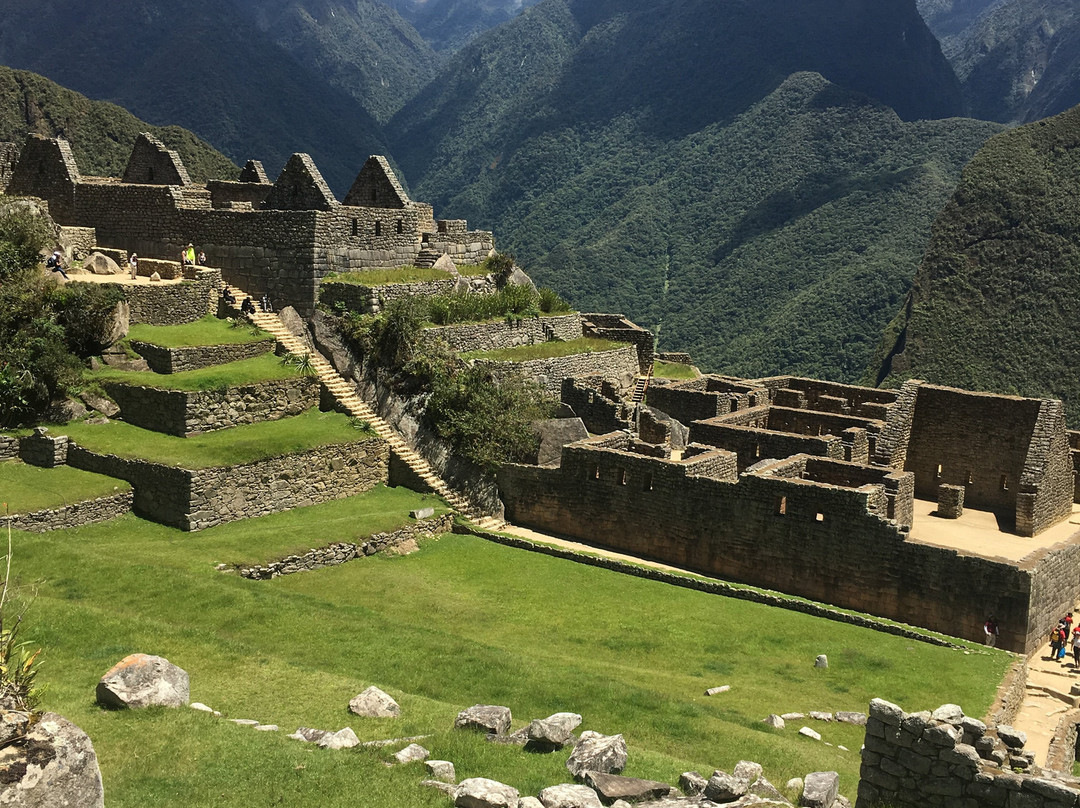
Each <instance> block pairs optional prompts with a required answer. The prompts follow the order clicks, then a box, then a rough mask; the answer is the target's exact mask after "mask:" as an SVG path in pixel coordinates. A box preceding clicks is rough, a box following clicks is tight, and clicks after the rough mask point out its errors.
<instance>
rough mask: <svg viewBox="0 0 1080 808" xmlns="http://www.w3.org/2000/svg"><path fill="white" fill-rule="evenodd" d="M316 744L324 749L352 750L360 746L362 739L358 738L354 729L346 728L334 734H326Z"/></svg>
mask: <svg viewBox="0 0 1080 808" xmlns="http://www.w3.org/2000/svg"><path fill="white" fill-rule="evenodd" d="M315 743H316V745H318V746H320V747H322V748H323V749H351V748H352V747H354V746H359V745H360V739H359V738H357V737H356V733H355V732H353V731H352V727H345V728H344V729H339V730H338V731H337V732H334V733H330V732H328V733H326V734H325V735H324V736H323V737H321V738H319V740H317V741H315Z"/></svg>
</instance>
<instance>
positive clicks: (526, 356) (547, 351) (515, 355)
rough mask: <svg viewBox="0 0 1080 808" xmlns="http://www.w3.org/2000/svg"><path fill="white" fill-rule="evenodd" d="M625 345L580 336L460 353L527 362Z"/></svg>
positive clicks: (472, 356) (623, 345)
mask: <svg viewBox="0 0 1080 808" xmlns="http://www.w3.org/2000/svg"><path fill="white" fill-rule="evenodd" d="M625 346H626V343H625V342H612V341H610V340H606V339H593V338H592V337H581V338H580V339H572V340H568V341H566V342H561V341H558V340H555V341H552V342H539V343H537V344H536V345H518V346H516V347H514V348H503V349H501V350H498V351H470V352H469V353H466V354H462V356H463V357H464V358H465V359H494V360H495V361H498V362H529V361H531V360H533V359H553V358H555V357H557V356H571V355H573V354H583V353H599V352H600V351H613V350H615V349H616V348H623V347H625Z"/></svg>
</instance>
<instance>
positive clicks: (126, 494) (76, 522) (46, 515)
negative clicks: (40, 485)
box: [0, 489, 134, 533]
mask: <svg viewBox="0 0 1080 808" xmlns="http://www.w3.org/2000/svg"><path fill="white" fill-rule="evenodd" d="M133 499H134V493H133V492H132V491H131V490H130V489H129V490H127V491H120V492H118V493H116V494H113V495H111V496H108V497H99V498H98V499H90V500H87V501H86V502H76V503H74V504H72V505H65V506H63V507H61V508H52V509H47V510H43V511H34V512H33V513H16V514H13V515H12V516H11V517H9V519H8V520H7V521H9V522H10V524H11V527H12V528H13V529H14V530H25V531H27V532H29V533H45V532H47V531H50V530H66V529H68V528H73V527H82V526H83V525H92V524H94V523H96V522H107V521H108V520H110V519H115V518H116V517H117V516H121V515H122V514H125V513H128V512H129V511H130V510H131V503H132V501H133ZM3 521H4V520H3V519H0V523H2V522H3Z"/></svg>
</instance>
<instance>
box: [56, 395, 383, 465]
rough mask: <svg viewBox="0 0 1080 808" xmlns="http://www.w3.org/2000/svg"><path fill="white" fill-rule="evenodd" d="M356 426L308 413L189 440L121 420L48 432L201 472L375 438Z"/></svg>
mask: <svg viewBox="0 0 1080 808" xmlns="http://www.w3.org/2000/svg"><path fill="white" fill-rule="evenodd" d="M355 423H356V422H355V421H353V420H352V419H350V418H349V417H348V416H346V415H342V414H341V413H336V412H319V411H318V410H317V409H315V408H312V409H310V410H308V411H307V412H305V413H302V414H301V415H297V416H295V417H293V418H282V419H280V420H277V421H263V422H260V423H257V424H244V425H242V426H236V427H233V428H231V429H221V430H218V431H215V432H206V433H204V434H202V435H194V436H192V437H190V438H179V437H175V436H173V435H164V434H162V433H160V432H152V431H150V430H149V429H141V428H140V427H137V426H133V425H131V424H126V423H124V422H123V421H110V422H109V423H107V424H88V423H84V422H79V421H72V422H71V423H69V424H67V425H66V426H64V427H55V428H54V429H53V432H55V433H56V434H67V435H68V436H70V437H71V439H72V440H74V441H75V442H76V443H78V444H79V445H80V446H82V447H84V448H86V449H89V450H90V451H92V452H98V453H102V454H114V455H118V456H120V457H128V458H134V457H138V458H143V459H145V460H151V461H153V462H155V463H163V464H165V465H167V466H178V467H180V468H186V469H200V468H210V467H212V466H232V465H238V464H241V463H250V462H252V461H255V460H262V459H264V458H267V457H277V456H279V455H283V454H290V453H293V452H300V451H304V450H305V449H313V448H315V447H316V446H327V445H330V444H335V443H349V442H351V441H359V440H366V439H368V438H371V437H374V435H375V433H374V432H372V431H370V430H368V429H359V428H357V426H356V425H355Z"/></svg>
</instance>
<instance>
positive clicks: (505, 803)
mask: <svg viewBox="0 0 1080 808" xmlns="http://www.w3.org/2000/svg"><path fill="white" fill-rule="evenodd" d="M520 796H521V795H520V794H519V793H518V790H517V789H516V788H514V787H513V786H508V785H506V784H505V783H500V782H499V781H498V780H489V779H488V778H486V777H470V778H469V779H468V780H462V781H461V784H460V785H459V786H458V787H457V790H456V791H455V792H454V805H455V806H456V808H517V805H518V799H519V797H520Z"/></svg>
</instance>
